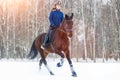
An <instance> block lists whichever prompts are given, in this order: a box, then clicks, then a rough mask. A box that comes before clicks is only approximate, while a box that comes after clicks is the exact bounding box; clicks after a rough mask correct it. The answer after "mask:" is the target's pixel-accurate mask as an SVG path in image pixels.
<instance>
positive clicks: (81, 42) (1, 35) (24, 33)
mask: <svg viewBox="0 0 120 80" xmlns="http://www.w3.org/2000/svg"><path fill="white" fill-rule="evenodd" d="M55 2H56V0H0V58H25V56H26V55H27V54H28V53H29V50H30V47H31V45H32V42H33V40H34V39H35V37H36V36H38V35H39V34H41V33H43V32H46V31H47V30H48V27H49V20H48V16H49V12H50V10H51V9H52V6H53V4H54V3H55ZM61 2H62V11H63V12H64V14H67V13H71V12H73V13H74V19H73V22H74V27H73V37H72V38H71V39H70V42H71V44H70V50H71V57H75V58H76V59H77V60H78V59H79V58H81V57H83V58H84V59H85V60H87V58H91V59H93V60H94V61H95V58H97V57H98V58H103V60H104V59H108V58H112V57H114V58H115V59H116V60H117V59H119V58H120V0H61Z"/></svg>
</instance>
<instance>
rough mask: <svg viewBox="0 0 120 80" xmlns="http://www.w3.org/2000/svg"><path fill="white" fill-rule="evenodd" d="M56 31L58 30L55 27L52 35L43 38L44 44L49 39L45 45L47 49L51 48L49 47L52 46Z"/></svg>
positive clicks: (51, 31) (51, 32)
mask: <svg viewBox="0 0 120 80" xmlns="http://www.w3.org/2000/svg"><path fill="white" fill-rule="evenodd" d="M56 29H57V28H55V27H54V28H52V29H51V30H50V33H49V34H48V35H47V34H45V35H44V36H42V43H43V42H44V40H45V37H47V42H46V44H45V46H46V47H47V46H49V45H52V43H53V40H54V38H55V33H56Z"/></svg>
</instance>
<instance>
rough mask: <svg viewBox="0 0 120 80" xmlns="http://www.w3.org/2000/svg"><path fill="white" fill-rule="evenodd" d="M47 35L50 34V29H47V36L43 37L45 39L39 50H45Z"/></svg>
mask: <svg viewBox="0 0 120 80" xmlns="http://www.w3.org/2000/svg"><path fill="white" fill-rule="evenodd" d="M49 34H50V28H49V29H48V32H47V34H46V35H45V39H44V42H43V44H42V45H41V48H45V46H46V43H47V40H48V38H49Z"/></svg>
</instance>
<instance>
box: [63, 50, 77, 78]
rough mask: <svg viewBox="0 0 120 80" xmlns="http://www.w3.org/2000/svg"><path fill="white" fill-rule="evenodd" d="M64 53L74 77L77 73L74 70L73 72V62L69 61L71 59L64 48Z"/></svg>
mask: <svg viewBox="0 0 120 80" xmlns="http://www.w3.org/2000/svg"><path fill="white" fill-rule="evenodd" d="M65 54H66V58H67V60H68V63H69V65H70V69H71V72H72V76H74V77H76V76H77V74H76V72H75V70H74V68H73V64H72V61H71V59H70V55H69V50H66V51H65Z"/></svg>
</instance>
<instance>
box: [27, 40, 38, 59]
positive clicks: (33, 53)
mask: <svg viewBox="0 0 120 80" xmlns="http://www.w3.org/2000/svg"><path fill="white" fill-rule="evenodd" d="M37 55H38V51H37V49H36V47H35V40H34V42H33V44H32V47H31V50H30V53H29V54H28V55H27V58H29V59H34V58H35V57H36V56H37Z"/></svg>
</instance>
